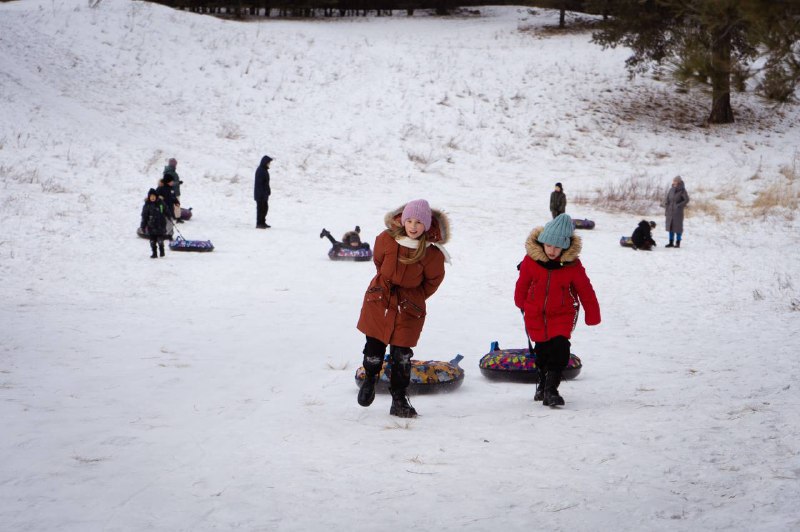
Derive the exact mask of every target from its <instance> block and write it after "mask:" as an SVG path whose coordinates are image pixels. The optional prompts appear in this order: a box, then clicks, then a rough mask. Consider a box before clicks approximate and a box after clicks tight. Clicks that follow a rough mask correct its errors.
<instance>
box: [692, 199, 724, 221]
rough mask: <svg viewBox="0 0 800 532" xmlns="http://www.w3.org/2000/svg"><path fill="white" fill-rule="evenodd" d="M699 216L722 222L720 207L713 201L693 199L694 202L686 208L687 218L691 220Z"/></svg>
mask: <svg viewBox="0 0 800 532" xmlns="http://www.w3.org/2000/svg"><path fill="white" fill-rule="evenodd" d="M698 214H704V215H706V216H711V217H712V218H714V220H715V221H717V222H720V221H722V212H721V211H720V208H719V205H718V204H717V203H716V202H715V201H713V200H708V199H705V198H701V199H695V198H692V201H691V202H690V203H689V205H688V206H687V208H686V217H687V218H690V217H692V216H697V215H698Z"/></svg>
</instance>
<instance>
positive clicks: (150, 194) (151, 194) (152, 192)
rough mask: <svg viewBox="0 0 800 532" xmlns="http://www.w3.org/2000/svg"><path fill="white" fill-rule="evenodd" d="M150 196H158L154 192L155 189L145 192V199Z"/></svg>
mask: <svg viewBox="0 0 800 532" xmlns="http://www.w3.org/2000/svg"><path fill="white" fill-rule="evenodd" d="M150 196H158V192H156V189H154V188H151V189H150V190H148V191H147V197H148V198H149V197H150Z"/></svg>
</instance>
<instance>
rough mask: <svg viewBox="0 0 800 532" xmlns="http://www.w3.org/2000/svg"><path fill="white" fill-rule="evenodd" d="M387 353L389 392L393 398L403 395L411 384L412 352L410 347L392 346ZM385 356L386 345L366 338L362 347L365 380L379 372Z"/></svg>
mask: <svg viewBox="0 0 800 532" xmlns="http://www.w3.org/2000/svg"><path fill="white" fill-rule="evenodd" d="M389 353H390V357H389V391H391V393H392V395H393V396H394V395H395V394H400V395H405V393H406V390H407V389H408V385H409V384H410V383H411V357H412V356H414V352H413V351H412V350H411V348H410V347H402V346H397V345H393V346H392V347H391V349H390V350H389ZM385 355H386V344H384V343H383V342H381V341H380V340H378V339H377V338H373V337H371V336H367V343H366V344H365V345H364V372H365V373H366V376H367V378H370V377H372V378H374V377H375V375H377V374H378V373H380V372H381V368H382V367H383V358H384V356H385Z"/></svg>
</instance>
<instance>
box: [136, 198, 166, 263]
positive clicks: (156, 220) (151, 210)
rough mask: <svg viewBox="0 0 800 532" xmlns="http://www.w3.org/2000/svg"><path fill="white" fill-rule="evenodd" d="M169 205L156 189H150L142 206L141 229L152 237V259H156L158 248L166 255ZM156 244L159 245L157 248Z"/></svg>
mask: <svg viewBox="0 0 800 532" xmlns="http://www.w3.org/2000/svg"><path fill="white" fill-rule="evenodd" d="M167 217H168V215H167V207H166V205H164V202H163V201H162V200H161V198H159V197H158V194H157V193H156V191H155V189H152V188H151V189H150V191H149V192H148V193H147V199H146V200H145V202H144V206H143V207H142V223H141V224H140V227H141V229H142V230H143V231H144V232H145V233H146V234H147V236H148V237H149V238H150V249H151V250H152V251H153V253H152V255H150V258H151V259H155V258H156V257H157V256H158V255H156V249H158V251H159V252H160V253H161V256H162V257H163V256H164V239H165V238H166V237H167ZM156 246H158V247H157V248H156Z"/></svg>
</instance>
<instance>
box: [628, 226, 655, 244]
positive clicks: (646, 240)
mask: <svg viewBox="0 0 800 532" xmlns="http://www.w3.org/2000/svg"><path fill="white" fill-rule="evenodd" d="M655 228H656V223H655V222H653V221H652V220H651V221H649V222H648V221H647V220H642V221H641V222H639V225H637V226H636V229H634V230H633V234H632V235H631V242H633V249H643V250H645V251H650V250H651V249H653V247H655V245H656V241H655V240H653V233H652V230H653V229H655Z"/></svg>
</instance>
